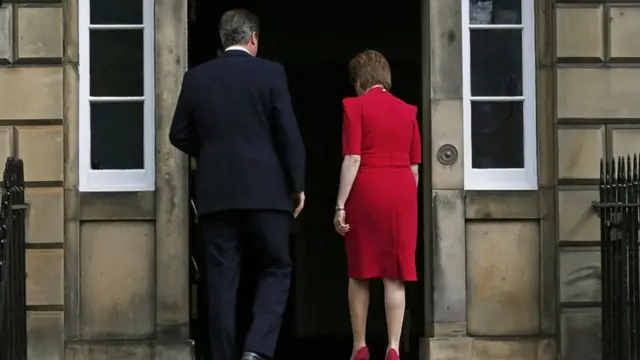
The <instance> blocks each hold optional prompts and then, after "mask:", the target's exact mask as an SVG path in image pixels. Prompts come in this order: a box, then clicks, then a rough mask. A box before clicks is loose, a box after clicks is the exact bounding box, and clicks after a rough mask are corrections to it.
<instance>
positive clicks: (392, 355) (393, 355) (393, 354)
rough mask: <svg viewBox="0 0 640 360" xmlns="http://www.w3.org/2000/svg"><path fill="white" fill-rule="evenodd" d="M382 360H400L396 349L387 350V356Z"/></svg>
mask: <svg viewBox="0 0 640 360" xmlns="http://www.w3.org/2000/svg"><path fill="white" fill-rule="evenodd" d="M384 360H400V354H398V351H397V350H396V349H389V350H387V356H386V357H385V358H384Z"/></svg>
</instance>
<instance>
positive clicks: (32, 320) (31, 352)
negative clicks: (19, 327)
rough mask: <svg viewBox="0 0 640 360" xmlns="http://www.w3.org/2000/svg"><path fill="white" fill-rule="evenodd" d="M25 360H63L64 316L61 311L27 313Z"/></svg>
mask: <svg viewBox="0 0 640 360" xmlns="http://www.w3.org/2000/svg"><path fill="white" fill-rule="evenodd" d="M27 341H28V343H27V346H28V349H27V359H28V360H63V359H64V314H63V312H62V311H51V312H44V311H31V312H29V313H27Z"/></svg>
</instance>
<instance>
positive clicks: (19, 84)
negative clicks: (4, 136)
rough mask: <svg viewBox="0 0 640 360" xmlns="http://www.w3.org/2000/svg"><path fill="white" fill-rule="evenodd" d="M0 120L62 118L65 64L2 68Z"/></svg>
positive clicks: (0, 79) (0, 77) (0, 70)
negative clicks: (59, 65) (63, 67)
mask: <svg viewBox="0 0 640 360" xmlns="http://www.w3.org/2000/svg"><path fill="white" fill-rule="evenodd" d="M0 84H11V86H0V120H7V119H8V120H29V119H62V68H61V67H16V68H0Z"/></svg>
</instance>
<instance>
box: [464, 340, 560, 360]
mask: <svg viewBox="0 0 640 360" xmlns="http://www.w3.org/2000/svg"><path fill="white" fill-rule="evenodd" d="M471 352H472V354H471V357H470V359H471V360H556V359H557V350H556V346H555V343H554V341H553V340H551V339H521V340H481V339H474V340H473V343H472V348H471Z"/></svg>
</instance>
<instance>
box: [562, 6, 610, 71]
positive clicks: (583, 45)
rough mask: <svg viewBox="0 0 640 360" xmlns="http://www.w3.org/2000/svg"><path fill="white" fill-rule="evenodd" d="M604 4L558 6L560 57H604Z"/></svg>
mask: <svg viewBox="0 0 640 360" xmlns="http://www.w3.org/2000/svg"><path fill="white" fill-rule="evenodd" d="M603 13H604V12H603V6H602V5H595V6H589V7H577V8H569V7H557V8H556V24H557V25H556V54H557V56H558V57H573V58H582V57H586V58H600V59H601V58H603V57H604V56H603V55H604V39H603V37H604V36H603V31H602V20H603Z"/></svg>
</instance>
